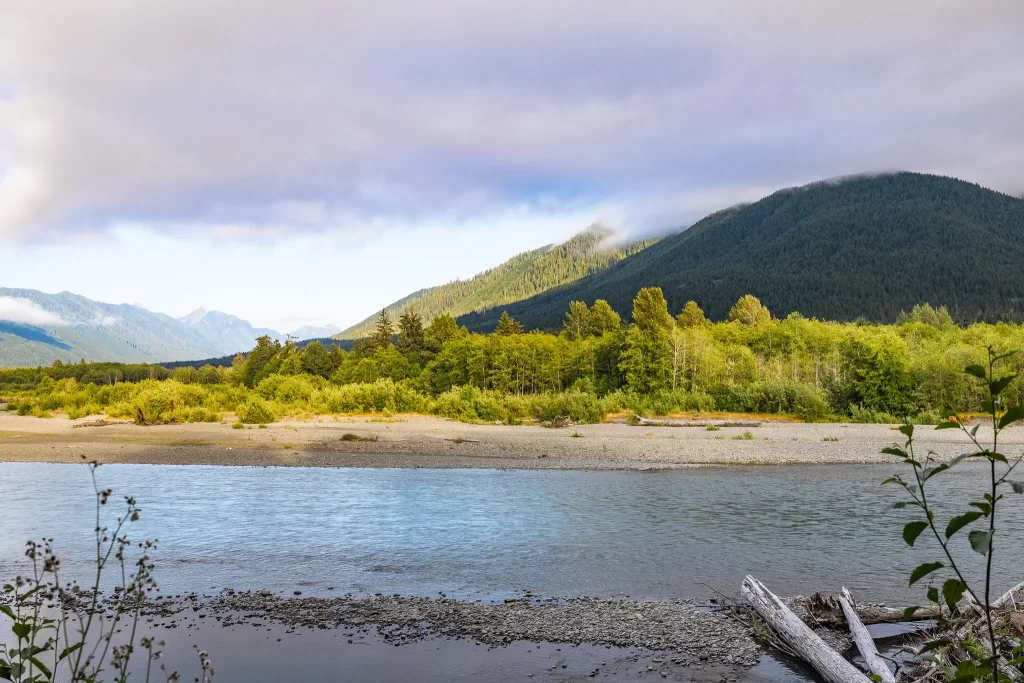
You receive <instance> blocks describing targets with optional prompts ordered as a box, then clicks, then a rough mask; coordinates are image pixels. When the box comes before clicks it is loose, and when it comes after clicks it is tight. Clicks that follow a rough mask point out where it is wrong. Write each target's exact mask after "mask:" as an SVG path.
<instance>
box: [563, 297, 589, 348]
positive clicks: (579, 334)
mask: <svg viewBox="0 0 1024 683" xmlns="http://www.w3.org/2000/svg"><path fill="white" fill-rule="evenodd" d="M562 327H563V328H565V334H566V336H568V337H569V339H571V340H573V341H575V340H577V339H582V338H583V337H586V336H588V335H590V334H591V329H592V328H591V324H590V309H589V308H587V305H586V304H585V303H584V302H582V301H572V302H570V303H569V312H568V313H566V314H565V321H564V322H563V323H562Z"/></svg>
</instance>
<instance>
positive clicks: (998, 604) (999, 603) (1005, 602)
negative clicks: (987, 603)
mask: <svg viewBox="0 0 1024 683" xmlns="http://www.w3.org/2000/svg"><path fill="white" fill-rule="evenodd" d="M1022 592H1024V581H1021V582H1020V583H1018V584H1017V585H1016V586H1014V587H1013V588H1011V589H1010V590H1008V591H1006V592H1005V593H1003V594H1002V595H1001V596H1000V597H999V598H998V599H997V600H996V601H995V602H993V603H992V607H994V608H995V609H1003V608H1004V607H1012V606H1013V605H1014V603H1015V601H1016V596H1017V594H1018V593H1022Z"/></svg>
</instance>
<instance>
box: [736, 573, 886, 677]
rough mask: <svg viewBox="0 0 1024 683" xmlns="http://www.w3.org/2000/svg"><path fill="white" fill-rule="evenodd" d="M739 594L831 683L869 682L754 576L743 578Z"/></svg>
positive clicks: (784, 640) (794, 650)
mask: <svg viewBox="0 0 1024 683" xmlns="http://www.w3.org/2000/svg"><path fill="white" fill-rule="evenodd" d="M740 594H741V595H742V596H743V598H744V599H745V600H746V601H747V603H748V604H749V605H750V607H751V608H752V609H753V610H754V611H755V612H756V613H757V615H758V616H759V617H761V619H763V620H764V621H765V623H767V624H768V626H770V627H771V628H772V630H773V631H775V633H777V634H778V636H779V637H780V638H781V639H782V641H783V642H785V643H786V645H788V646H789V647H790V648H792V650H793V652H795V653H797V655H798V656H799V657H800V658H801V659H803V660H804V661H806V662H807V663H808V664H810V665H811V666H812V667H814V670H815V671H817V672H818V673H819V674H821V677H822V678H824V679H825V680H826V681H828V683H869V679H868V677H867V676H865V675H864V674H863V673H861V672H860V671H859V670H858V669H857V667H855V666H854V665H853V664H851V663H850V662H848V661H846V660H845V659H843V657H842V655H840V654H839V653H838V652H836V651H835V650H833V649H832V648H830V647H829V646H828V645H826V644H825V641H823V640H822V639H821V638H819V637H818V635H817V634H815V633H814V631H812V630H811V629H810V628H808V626H807V624H805V623H804V622H802V621H801V620H800V618H799V617H798V616H797V615H796V614H794V613H793V611H792V610H791V609H789V608H788V607H786V605H785V604H783V602H782V601H781V600H779V598H778V597H777V596H776V595H775V594H774V593H772V592H771V591H770V590H768V589H767V588H766V587H765V586H764V584H762V583H761V582H760V581H758V580H757V579H755V578H754V577H753V576H747V577H746V578H745V579H743V586H742V587H741V588H740Z"/></svg>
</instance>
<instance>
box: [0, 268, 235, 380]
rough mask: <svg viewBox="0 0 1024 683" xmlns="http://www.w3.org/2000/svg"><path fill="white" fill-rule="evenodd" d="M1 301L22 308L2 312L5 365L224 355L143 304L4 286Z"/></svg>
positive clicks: (0, 350)
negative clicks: (116, 302) (83, 359)
mask: <svg viewBox="0 0 1024 683" xmlns="http://www.w3.org/2000/svg"><path fill="white" fill-rule="evenodd" d="M0 301H6V302H7V303H8V304H10V306H9V307H8V308H9V309H10V310H19V311H21V314H19V315H12V314H11V313H7V314H6V315H0V367H15V366H35V365H49V364H51V363H52V362H53V361H55V360H62V361H64V362H68V361H71V362H77V361H78V360H79V359H80V358H85V359H87V360H108V361H122V362H126V363H144V362H152V361H158V360H166V359H167V358H204V357H207V356H210V355H215V354H217V353H218V348H217V347H216V346H215V345H213V344H211V343H210V342H209V341H208V340H207V339H205V338H203V337H202V336H201V335H200V334H198V333H197V332H195V331H194V330H191V329H189V328H188V327H187V326H185V325H182V324H181V323H180V322H179V321H177V320H175V319H174V318H172V317H170V316H168V315H164V314H162V313H153V312H151V311H147V310H146V309H144V308H141V307H139V306H130V305H128V304H106V303H101V302H97V301H92V300H91V299H87V298H85V297H84V296H79V295H77V294H72V293H70V292H61V293H59V294H46V293H44V292H39V291H36V290H34V289H9V288H3V287H0ZM26 314H28V316H29V317H25V316H26Z"/></svg>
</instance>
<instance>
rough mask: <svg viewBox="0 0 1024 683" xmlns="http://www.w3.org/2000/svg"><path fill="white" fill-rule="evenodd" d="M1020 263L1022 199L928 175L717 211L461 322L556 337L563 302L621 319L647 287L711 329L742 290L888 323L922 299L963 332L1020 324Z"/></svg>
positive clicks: (827, 188)
mask: <svg viewBox="0 0 1024 683" xmlns="http://www.w3.org/2000/svg"><path fill="white" fill-rule="evenodd" d="M1022 264H1024V201H1022V200H1021V199H1018V198H1016V197H1012V196H1009V195H1006V194H1001V193H999V192H995V191H992V190H989V189H986V188H983V187H981V186H979V185H975V184H972V183H968V182H964V181H962V180H957V179H954V178H946V177H940V176H934V175H924V174H919V173H907V172H904V173H894V174H888V175H879V176H860V177H853V178H848V179H841V180H836V181H826V182H819V183H814V184H811V185H807V186H805V187H798V188H790V189H786V190H780V191H778V192H775V193H774V194H772V195H770V196H768V197H765V198H764V199H762V200H760V201H758V202H755V203H753V204H748V205H745V206H738V207H733V208H730V209H726V210H724V211H720V212H718V213H715V214H712V215H710V216H708V217H707V218H704V219H703V220H701V221H699V222H698V223H696V224H695V225H693V226H692V227H690V228H689V229H688V230H685V231H683V232H680V233H678V234H674V235H671V236H669V237H664V238H662V239H661V240H660V241H658V242H657V243H656V244H654V245H652V246H650V247H648V248H646V249H644V250H642V251H639V252H637V253H635V254H632V255H630V256H629V257H628V258H625V259H622V260H620V261H619V262H618V263H615V264H614V265H612V266H611V267H609V268H607V269H605V270H602V271H600V272H598V273H594V274H592V275H590V276H589V277H586V278H583V279H581V280H579V281H577V282H573V283H571V284H569V285H566V286H563V287H559V288H556V289H552V290H550V291H547V292H544V293H541V294H539V295H537V296H534V297H532V298H530V299H527V300H524V301H520V302H517V303H514V304H508V305H494V306H492V307H490V308H489V310H484V311H480V312H474V313H470V314H467V315H463V316H462V317H460V318H459V323H460V324H464V325H466V326H467V327H469V328H470V329H471V330H477V331H490V330H493V329H494V327H495V325H496V324H497V321H498V318H499V317H500V315H501V313H502V311H503V310H506V309H507V310H508V312H509V314H510V315H511V316H513V317H514V318H516V319H517V320H519V321H520V322H522V323H523V324H524V325H525V327H526V328H527V329H531V328H542V329H554V328H557V327H559V326H560V325H561V320H562V318H563V316H564V314H565V311H566V310H567V309H568V307H569V302H570V301H586V302H588V303H589V302H593V301H594V300H595V299H598V298H601V299H606V300H608V302H609V303H610V304H611V305H612V307H613V308H615V309H616V310H617V311H619V313H621V314H623V317H624V318H628V317H629V314H630V312H631V309H632V299H633V297H634V296H635V295H636V292H637V291H638V290H639V289H640V288H642V287H650V286H658V287H661V288H662V290H664V292H665V297H666V298H667V300H668V302H669V306H670V310H671V311H672V312H673V313H677V312H678V311H679V310H680V309H681V308H682V306H683V304H684V303H685V302H686V301H688V300H690V299H693V300H694V301H696V302H697V303H698V304H700V306H702V307H703V308H704V310H705V312H706V313H707V315H708V316H709V317H710V318H713V319H724V318H725V317H726V316H727V314H728V312H729V308H730V307H731V306H732V304H733V303H734V302H735V301H736V300H737V299H738V298H739V297H740V296H742V295H743V294H753V295H755V296H757V297H758V298H760V299H761V301H762V302H763V303H764V304H765V305H766V306H768V308H769V309H770V310H771V311H772V313H773V314H774V315H776V316H785V315H787V314H788V313H790V312H793V311H799V312H800V313H801V314H803V315H805V316H807V317H817V318H823V319H830V320H854V319H857V318H859V317H866V318H869V319H871V320H875V321H892V320H894V319H895V318H896V317H897V316H898V315H899V313H900V311H901V310H908V311H909V310H910V309H911V308H912V307H913V306H914V304H917V303H922V302H930V303H932V304H935V305H945V306H947V307H948V308H949V310H950V312H951V314H952V315H953V317H954V318H956V319H957V320H958V321H960V322H970V321H974V320H1001V319H1006V320H1022V319H1024V279H1022V278H1021V277H1020V269H1021V266H1022Z"/></svg>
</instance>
